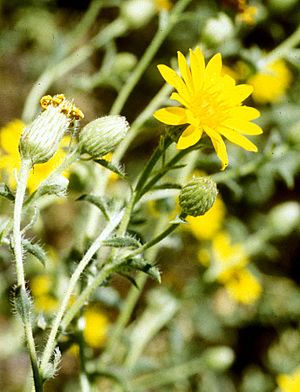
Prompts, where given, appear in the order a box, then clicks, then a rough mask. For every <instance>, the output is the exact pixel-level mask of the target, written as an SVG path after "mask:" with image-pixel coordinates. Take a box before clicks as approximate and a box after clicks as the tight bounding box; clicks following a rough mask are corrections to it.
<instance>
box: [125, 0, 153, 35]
mask: <svg viewBox="0 0 300 392" xmlns="http://www.w3.org/2000/svg"><path fill="white" fill-rule="evenodd" d="M154 14H155V6H154V2H153V0H128V1H123V2H122V5H121V17H122V18H123V19H125V20H126V22H127V23H128V24H129V26H130V27H132V28H135V29H138V28H140V27H142V26H144V25H145V24H147V23H148V22H149V20H150V19H151V18H152V16H153V15H154Z"/></svg>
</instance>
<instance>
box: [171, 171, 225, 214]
mask: <svg viewBox="0 0 300 392" xmlns="http://www.w3.org/2000/svg"><path fill="white" fill-rule="evenodd" d="M217 194H218V190H217V186H216V183H215V182H214V181H213V180H212V179H211V178H210V177H195V178H193V179H192V180H191V181H189V182H188V183H187V184H186V185H185V186H184V187H183V188H182V190H181V192H180V194H179V205H180V207H181V208H182V212H183V214H185V215H191V216H199V215H204V214H205V213H206V212H207V211H208V210H209V209H210V208H211V207H212V205H213V204H214V202H215V200H216V197H217Z"/></svg>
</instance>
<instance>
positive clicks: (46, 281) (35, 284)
mask: <svg viewBox="0 0 300 392" xmlns="http://www.w3.org/2000/svg"><path fill="white" fill-rule="evenodd" d="M52 284H53V280H52V278H51V277H50V276H49V275H36V276H34V277H33V278H32V280H31V283H30V291H31V293H32V295H33V296H34V297H40V296H42V295H46V294H48V293H49V292H50V290H51V288H52Z"/></svg>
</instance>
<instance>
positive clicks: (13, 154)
mask: <svg viewBox="0 0 300 392" xmlns="http://www.w3.org/2000/svg"><path fill="white" fill-rule="evenodd" d="M24 127H25V124H24V123H23V122H22V121H21V120H13V121H11V122H10V123H8V124H7V125H6V126H5V127H3V128H1V129H0V148H1V159H0V172H1V173H0V176H1V180H2V181H7V182H8V185H10V186H11V187H15V185H16V180H15V176H14V169H18V168H19V167H20V162H21V160H20V155H19V149H18V146H19V140H20V137H21V133H22V130H23V128H24ZM68 143H69V141H68V138H65V139H64V141H63V143H62V145H64V146H67V145H68ZM65 155H66V153H65V151H64V150H63V149H62V148H60V149H59V150H58V151H57V152H56V154H55V155H54V156H53V157H52V158H51V159H50V160H49V161H48V162H46V163H42V164H37V165H35V166H34V168H33V169H32V170H31V173H30V176H29V179H28V184H27V188H28V190H29V192H30V193H31V192H33V191H34V190H35V189H36V188H37V187H38V185H39V184H40V183H41V182H42V181H43V180H44V179H45V178H46V177H47V176H48V175H49V174H50V173H51V172H52V171H53V170H54V169H56V168H57V167H58V166H59V165H60V163H61V162H62V161H63V159H64V157H65ZM64 175H66V173H64Z"/></svg>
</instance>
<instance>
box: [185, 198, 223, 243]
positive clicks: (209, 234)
mask: <svg viewBox="0 0 300 392" xmlns="http://www.w3.org/2000/svg"><path fill="white" fill-rule="evenodd" d="M224 216H225V205H224V203H223V201H222V199H221V198H220V197H217V198H216V201H215V202H214V204H213V206H212V208H211V209H210V210H208V211H207V212H206V213H205V214H204V215H202V216H197V217H193V216H188V217H187V218H186V221H187V222H188V223H189V224H188V225H186V226H185V227H186V228H187V229H190V230H191V232H192V234H193V235H194V236H195V237H196V238H197V239H198V240H200V241H201V240H209V239H211V238H213V237H214V235H215V234H216V233H217V232H218V231H219V230H220V228H221V226H222V223H223V220H224Z"/></svg>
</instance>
